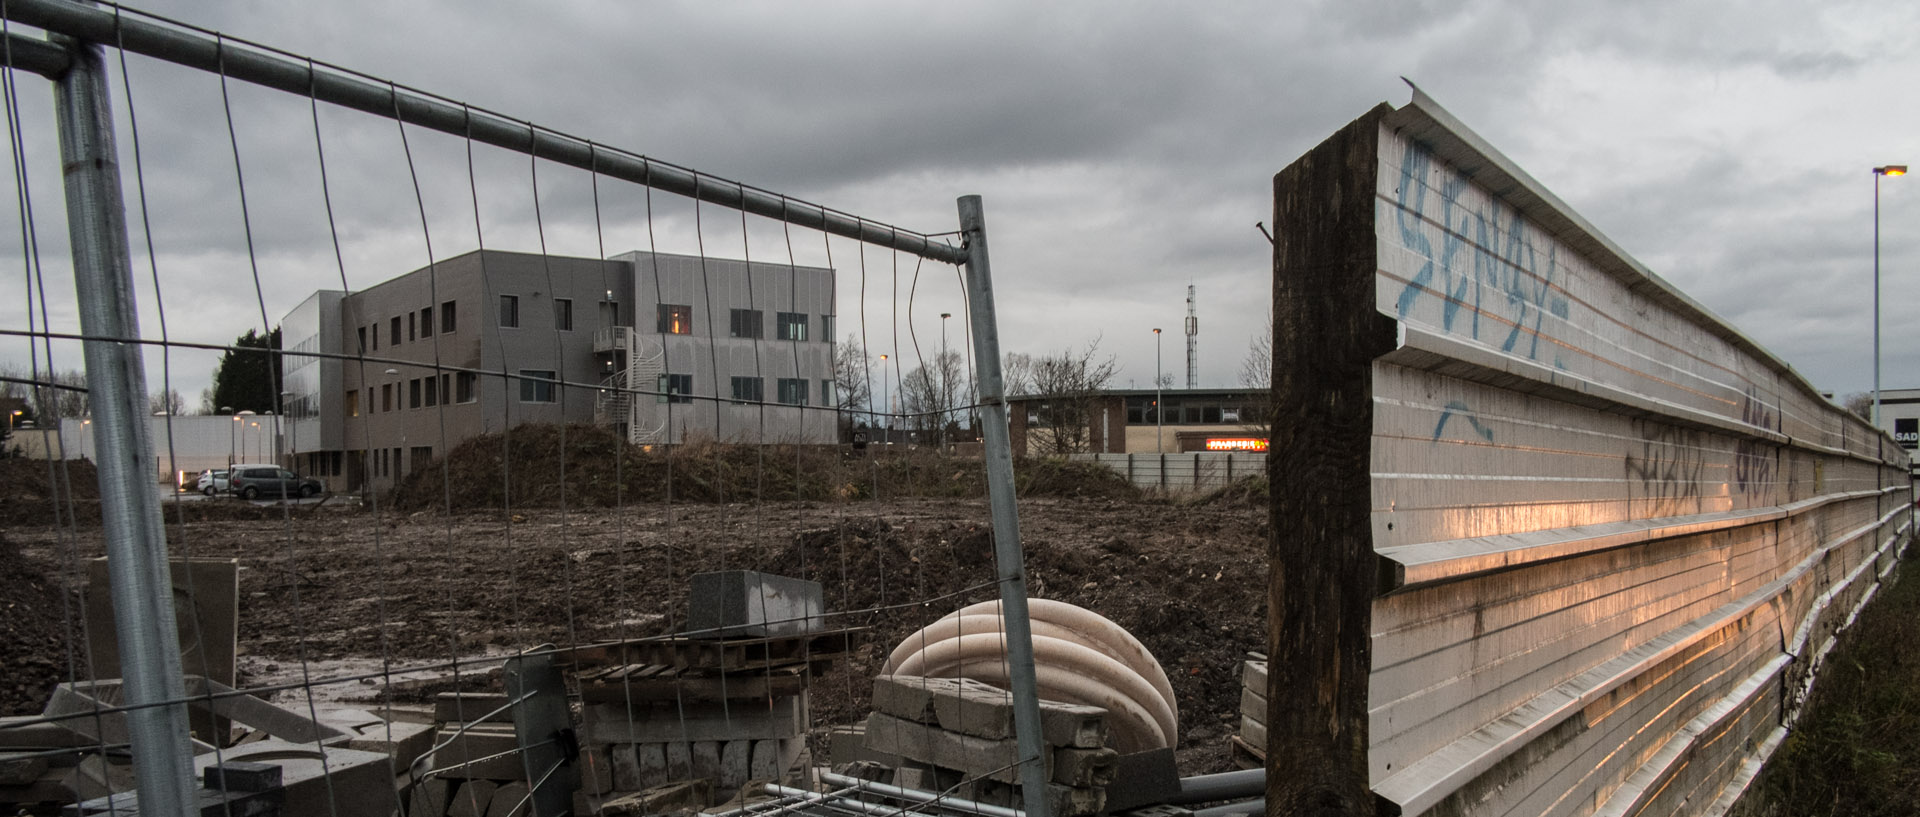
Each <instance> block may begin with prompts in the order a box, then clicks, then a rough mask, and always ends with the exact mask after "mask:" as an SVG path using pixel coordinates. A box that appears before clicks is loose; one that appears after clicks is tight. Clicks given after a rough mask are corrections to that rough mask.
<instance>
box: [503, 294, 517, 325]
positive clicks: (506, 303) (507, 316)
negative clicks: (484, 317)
mask: <svg viewBox="0 0 1920 817" xmlns="http://www.w3.org/2000/svg"><path fill="white" fill-rule="evenodd" d="M500 325H501V326H505V327H509V328H511V327H515V326H519V325H520V296H518V295H502V296H500Z"/></svg>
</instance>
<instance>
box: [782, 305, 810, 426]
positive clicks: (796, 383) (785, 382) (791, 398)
mask: <svg viewBox="0 0 1920 817" xmlns="http://www.w3.org/2000/svg"><path fill="white" fill-rule="evenodd" d="M802 325H803V326H804V325H805V324H802ZM780 402H781V403H784V404H786V405H789V406H804V405H806V404H807V381H806V378H801V377H782V378H780Z"/></svg>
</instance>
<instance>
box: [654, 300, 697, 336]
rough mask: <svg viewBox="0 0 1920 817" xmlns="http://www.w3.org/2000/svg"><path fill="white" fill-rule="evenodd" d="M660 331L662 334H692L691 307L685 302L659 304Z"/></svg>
mask: <svg viewBox="0 0 1920 817" xmlns="http://www.w3.org/2000/svg"><path fill="white" fill-rule="evenodd" d="M660 333H661V334H663V335H691V334H693V307H691V306H687V305H686V304H661V305H660Z"/></svg>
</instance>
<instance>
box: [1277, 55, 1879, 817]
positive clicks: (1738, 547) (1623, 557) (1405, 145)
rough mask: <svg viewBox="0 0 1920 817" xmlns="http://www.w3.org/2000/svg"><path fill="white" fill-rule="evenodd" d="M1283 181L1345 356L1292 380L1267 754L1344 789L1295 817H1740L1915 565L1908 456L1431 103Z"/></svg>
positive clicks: (1324, 356)
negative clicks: (1816, 687)
mask: <svg viewBox="0 0 1920 817" xmlns="http://www.w3.org/2000/svg"><path fill="white" fill-rule="evenodd" d="M1274 184H1275V188H1274V190H1275V224H1276V229H1275V230H1274V234H1275V235H1276V236H1277V237H1278V238H1279V242H1278V243H1277V244H1276V249H1275V255H1274V259H1275V267H1274V271H1275V309H1274V314H1275V322H1276V326H1277V327H1279V329H1278V331H1279V332H1281V336H1283V337H1294V338H1313V339H1315V341H1316V342H1315V343H1312V344H1306V343H1301V344H1289V348H1288V349H1287V350H1286V351H1285V353H1284V354H1282V353H1278V352H1277V353H1276V358H1275V361H1274V363H1275V369H1274V383H1275V388H1276V394H1275V402H1276V405H1277V413H1278V416H1279V417H1280V418H1281V419H1280V422H1279V423H1278V424H1277V426H1276V429H1275V432H1276V433H1275V437H1274V439H1273V443H1272V448H1271V452H1272V455H1273V465H1272V468H1273V475H1272V478H1271V483H1272V485H1273V486H1274V509H1273V513H1274V524H1275V528H1276V530H1278V529H1280V528H1281V526H1282V523H1283V522H1284V523H1285V524H1287V525H1289V526H1291V528H1292V529H1293V530H1296V531H1298V532H1299V534H1298V537H1299V538H1301V539H1302V541H1301V542H1300V543H1294V542H1288V541H1285V540H1276V543H1275V550H1274V559H1275V563H1274V565H1275V567H1274V576H1275V581H1274V584H1273V587H1272V588H1271V593H1272V594H1273V595H1272V596H1271V602H1272V608H1271V609H1272V610H1273V615H1272V628H1273V629H1272V639H1273V645H1272V648H1273V650H1274V653H1273V654H1274V655H1275V656H1290V657H1291V660H1288V661H1275V662H1273V663H1272V665H1271V666H1272V667H1273V671H1272V672H1271V673H1270V674H1269V676H1268V678H1267V692H1268V696H1269V709H1268V721H1267V723H1266V724H1265V726H1266V729H1267V732H1266V739H1267V744H1268V745H1267V749H1268V751H1269V753H1270V754H1269V756H1268V758H1267V760H1268V763H1269V764H1277V765H1279V766H1292V765H1299V766H1300V767H1301V768H1306V769H1317V770H1320V771H1322V772H1324V773H1325V776H1324V777H1318V778H1316V777H1315V776H1314V775H1311V774H1307V775H1296V776H1288V777H1285V778H1281V777H1277V776H1276V777H1274V778H1270V779H1269V781H1268V786H1269V791H1268V794H1269V800H1270V801H1272V802H1275V803H1279V804H1283V807H1284V804H1289V803H1294V802H1298V801H1299V798H1303V797H1311V796H1314V794H1313V792H1314V789H1315V787H1316V786H1323V787H1327V788H1332V789H1336V790H1337V793H1338V796H1340V797H1345V798H1349V799H1352V800H1371V799H1372V798H1375V797H1377V798H1379V801H1380V802H1381V803H1383V804H1391V805H1390V807H1391V808H1392V809H1395V810H1397V811H1398V812H1399V813H1405V814H1409V815H1412V814H1489V815H1492V814H1513V815H1521V814H1525V815H1541V814H1568V815H1575V814H1655V813H1659V814H1669V813H1671V814H1710V815H1717V814H1722V813H1725V812H1726V811H1727V810H1728V809H1729V808H1731V807H1732V805H1733V802H1734V800H1735V799H1737V798H1738V797H1739V795H1740V793H1741V792H1742V791H1743V790H1744V789H1745V788H1746V786H1747V784H1748V782H1749V781H1750V780H1751V779H1752V778H1753V776H1754V774H1755V773H1756V772H1757V770H1758V768H1759V766H1760V764H1761V763H1762V762H1764V761H1765V760H1766V758H1767V757H1768V756H1769V755H1770V754H1771V752H1772V751H1773V748H1774V747H1775V746H1777V745H1778V744H1779V742H1780V740H1781V739H1782V738H1783V736H1784V735H1785V734H1786V730H1787V728H1788V727H1790V726H1791V724H1792V723H1793V722H1794V719H1795V717H1796V716H1797V714H1798V713H1797V707H1798V704H1799V702H1800V700H1801V699H1802V698H1803V696H1804V695H1805V692H1806V690H1807V688H1808V685H1809V684H1811V683H1812V679H1813V676H1814V674H1815V672H1816V671H1817V670H1818V668H1819V666H1820V660H1821V658H1822V657H1823V656H1824V655H1825V654H1826V652H1827V651H1828V650H1829V649H1830V648H1831V646H1832V645H1833V643H1834V638H1835V636H1836V633H1837V632H1838V631H1839V630H1840V629H1842V628H1844V627H1845V626H1847V624H1848V623H1849V622H1851V621H1852V620H1853V616H1854V615H1855V613H1856V612H1857V611H1858V609H1859V608H1860V606H1861V605H1863V604H1865V603H1866V601H1867V600H1868V599H1869V598H1871V597H1872V596H1873V594H1874V592H1875V590H1876V589H1877V587H1878V586H1879V584H1880V582H1881V580H1882V579H1884V578H1885V577H1886V576H1888V574H1889V573H1890V572H1891V571H1892V570H1893V568H1894V566H1895V560H1896V559H1897V558H1898V557H1899V554H1900V553H1901V551H1902V549H1903V548H1904V547H1905V546H1906V545H1907V543H1909V542H1911V541H1912V538H1913V520H1914V517H1913V500H1914V496H1913V485H1912V482H1911V481H1910V480H1909V477H1908V468H1909V458H1908V455H1907V453H1906V452H1905V451H1904V450H1902V449H1901V448H1900V447H1899V446H1898V445H1897V444H1895V443H1894V442H1893V441H1892V440H1891V439H1890V438H1889V437H1887V436H1886V435H1885V434H1883V433H1881V432H1879V431H1878V430H1876V429H1875V428H1873V427H1872V426H1870V425H1869V424H1867V423H1866V422H1864V421H1863V420H1862V419H1861V418H1859V417H1857V416H1854V415H1853V414H1851V413H1849V412H1847V411H1845V410H1843V409H1841V408H1840V407H1838V406H1836V405H1834V404H1833V403H1831V402H1830V401H1828V400H1827V399H1825V398H1823V397H1822V396H1821V395H1820V394H1819V393H1818V392H1817V391H1815V389H1814V388H1813V386H1812V385H1810V384H1809V383H1808V382H1807V380H1806V379H1805V378H1804V377H1802V376H1801V375H1800V374H1799V373H1798V372H1795V371H1794V370H1793V369H1792V368H1791V367H1789V366H1788V365H1787V364H1786V363H1784V362H1783V361H1781V360H1780V359H1778V358H1776V357H1774V356H1773V355H1772V354H1771V353H1769V352H1767V351H1766V350H1764V349H1762V348H1760V347H1759V346H1757V345H1756V344H1754V343H1753V342H1752V341H1751V340H1750V339H1748V338H1747V337H1746V336H1744V335H1742V334H1741V333H1740V332H1739V331H1738V330H1737V329H1735V328H1734V327H1732V326H1730V325H1728V324H1727V323H1725V322H1724V321H1722V320H1720V319H1719V318H1717V317H1715V316H1713V315H1712V314H1710V313H1708V312H1707V311H1706V310H1705V309H1704V308H1702V307H1700V306H1699V305H1698V304H1696V303H1694V302H1693V301H1691V300H1690V299H1688V298H1687V297H1686V296H1685V295H1683V294H1681V293H1680V292H1679V291H1677V290H1675V289H1673V288H1672V287H1671V286H1670V285H1668V284H1667V283H1666V282H1664V281H1662V280H1661V279H1660V278H1658V277H1657V276H1655V275H1654V274H1653V273H1651V272H1649V271H1648V270H1646V269H1645V268H1644V267H1641V266H1640V265H1639V264H1638V263H1637V262H1635V261H1634V260H1633V259H1632V258H1630V257H1629V256H1627V255H1626V254H1625V253H1624V252H1623V251H1621V250H1620V249H1619V248H1618V247H1615V246H1613V245H1612V244H1611V243H1610V242H1609V241H1607V240H1606V239H1605V238H1604V237H1602V236H1601V235H1600V234H1599V233H1598V231H1596V230H1595V229H1594V228H1593V227H1592V226H1591V225H1589V224H1587V223H1586V222H1585V221H1584V220H1583V219H1581V217H1580V216H1579V215H1578V214H1576V213H1574V212H1573V211H1572V210H1571V209H1570V208H1568V207H1567V206H1566V205H1565V204H1563V203H1561V202H1559V201H1558V200H1557V199H1555V198H1554V197H1553V196H1552V194H1550V193H1548V192H1546V190H1545V189H1544V188H1542V187H1541V186H1540V185H1539V184H1538V183H1537V182H1535V181H1533V180H1532V179H1531V178H1529V177H1527V175H1526V174H1525V173H1524V172H1523V171H1521V170H1520V169H1519V168H1518V167H1516V166H1514V165H1513V164H1512V163H1511V162H1510V161H1509V160H1507V159H1506V158H1505V157H1503V156H1501V155H1500V154H1499V152H1498V151H1496V150H1495V149H1494V148H1493V147H1491V146H1490V145H1488V144H1486V143H1485V142H1484V141H1483V140H1481V139H1480V137H1478V136H1477V135H1475V134H1474V133H1473V132H1472V131H1470V130H1468V129H1467V128H1466V127H1465V126H1464V125H1462V124H1460V123H1459V122H1458V121H1456V120H1455V119H1454V118H1453V117H1452V116H1451V115H1449V114H1448V113H1447V112H1446V111H1445V110H1444V109H1442V108H1440V106H1438V105H1437V104H1435V103H1434V102H1433V101H1432V100H1431V99H1428V98H1427V97H1426V96H1425V95H1424V94H1422V93H1420V92H1419V91H1418V90H1417V89H1416V90H1415V92H1414V100H1413V102H1412V104H1410V105H1408V106H1405V107H1402V108H1399V109H1394V108H1392V107H1390V106H1387V105H1381V106H1379V107H1378V108H1376V109H1375V110H1373V111H1371V112H1369V113H1367V114H1366V115H1365V116H1363V117H1361V118H1360V119H1358V120H1356V121H1355V122H1353V123H1352V124H1350V125H1348V126H1347V127H1346V128H1344V129H1342V130H1341V131H1339V132H1338V133H1335V134H1334V135H1333V136H1331V137H1330V138H1329V139H1328V140H1327V141H1326V142H1324V143H1323V144H1321V145H1320V146H1319V147H1317V148H1315V149H1314V150H1313V151H1311V152H1309V153H1308V154H1306V155H1305V156H1303V157H1302V158H1301V159H1299V160H1297V161H1296V162H1295V163H1294V164H1293V165H1291V166H1289V167H1288V168H1287V169H1286V170H1284V171H1283V172H1281V173H1280V174H1279V175H1278V176H1276V177H1275V182H1274ZM1353 190H1362V191H1372V193H1373V195H1370V196H1353V195H1351V194H1350V191H1353ZM1338 191H1347V192H1348V195H1345V196H1341V195H1339V194H1338ZM1279 347H1280V345H1279V344H1276V350H1278V349H1279ZM1328 350H1333V351H1332V352H1331V353H1329V352H1328ZM1287 475H1294V476H1296V477H1304V478H1295V479H1292V480H1287V479H1284V478H1283V477H1285V476H1287ZM1297 544H1304V546H1296V545H1297ZM1336 678H1337V679H1339V680H1338V682H1337V683H1336V682H1334V681H1330V680H1327V679H1336ZM1316 680H1320V681H1324V682H1325V683H1324V684H1321V685H1316V684H1315V681H1316ZM1303 691H1312V692H1313V693H1314V694H1317V695H1320V696H1322V698H1321V700H1322V701H1323V702H1324V701H1328V700H1331V701H1333V702H1334V703H1333V704H1332V705H1331V706H1328V705H1325V704H1322V705H1321V706H1319V707H1318V708H1315V706H1314V704H1313V702H1312V701H1305V700H1302V696H1303V694H1304V692H1303ZM1329 710H1331V711H1329ZM1330 722H1331V723H1337V724H1338V725H1339V728H1337V729H1335V730H1332V732H1331V735H1330V733H1329V730H1328V729H1327V725H1328V723H1330ZM1346 761H1352V762H1351V763H1349V762H1346ZM1326 781H1339V783H1338V784H1333V785H1329V784H1328V783H1327V782H1326ZM1326 790H1327V789H1326V788H1323V789H1321V791H1326ZM1383 807H1388V806H1384V805H1383Z"/></svg>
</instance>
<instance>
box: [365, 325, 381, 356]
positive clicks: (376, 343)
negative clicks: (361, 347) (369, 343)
mask: <svg viewBox="0 0 1920 817" xmlns="http://www.w3.org/2000/svg"><path fill="white" fill-rule="evenodd" d="M369 328H371V329H372V330H373V350H374V351H376V352H378V351H380V324H379V323H378V322H375V323H374V324H373V326H371V327H369ZM360 334H361V336H363V337H364V336H365V335H366V334H367V330H366V329H362V330H360Z"/></svg>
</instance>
